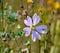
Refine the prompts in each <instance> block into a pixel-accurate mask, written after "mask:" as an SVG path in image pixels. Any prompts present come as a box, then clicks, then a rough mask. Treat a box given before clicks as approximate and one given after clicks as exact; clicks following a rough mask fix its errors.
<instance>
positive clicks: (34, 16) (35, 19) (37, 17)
mask: <svg viewBox="0 0 60 53" xmlns="http://www.w3.org/2000/svg"><path fill="white" fill-rule="evenodd" d="M39 21H40V17H39V16H37V14H36V13H35V14H34V15H33V25H36V24H38V23H39Z"/></svg>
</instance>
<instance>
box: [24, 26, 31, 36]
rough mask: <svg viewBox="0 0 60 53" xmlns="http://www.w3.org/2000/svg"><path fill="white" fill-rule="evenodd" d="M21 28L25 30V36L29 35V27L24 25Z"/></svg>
mask: <svg viewBox="0 0 60 53" xmlns="http://www.w3.org/2000/svg"><path fill="white" fill-rule="evenodd" d="M23 30H24V31H25V36H29V35H30V31H31V29H30V28H29V27H25V28H24V29H23Z"/></svg>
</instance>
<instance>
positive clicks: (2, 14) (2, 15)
mask: <svg viewBox="0 0 60 53" xmlns="http://www.w3.org/2000/svg"><path fill="white" fill-rule="evenodd" d="M1 11H2V20H1V21H2V31H3V18H4V11H3V0H1Z"/></svg>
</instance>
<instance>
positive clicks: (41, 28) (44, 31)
mask: <svg viewBox="0 0 60 53" xmlns="http://www.w3.org/2000/svg"><path fill="white" fill-rule="evenodd" d="M35 29H36V30H37V31H38V32H39V33H42V34H46V33H47V31H46V30H45V29H47V26H46V25H41V26H37V27H36V28H35Z"/></svg>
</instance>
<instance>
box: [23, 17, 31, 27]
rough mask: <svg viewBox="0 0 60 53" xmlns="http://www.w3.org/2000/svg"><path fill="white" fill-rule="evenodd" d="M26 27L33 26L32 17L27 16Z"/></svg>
mask: <svg viewBox="0 0 60 53" xmlns="http://www.w3.org/2000/svg"><path fill="white" fill-rule="evenodd" d="M24 23H25V25H27V26H31V25H32V19H31V17H29V16H27V20H24Z"/></svg>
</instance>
